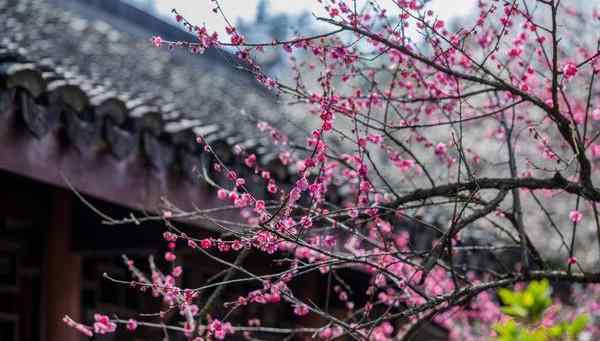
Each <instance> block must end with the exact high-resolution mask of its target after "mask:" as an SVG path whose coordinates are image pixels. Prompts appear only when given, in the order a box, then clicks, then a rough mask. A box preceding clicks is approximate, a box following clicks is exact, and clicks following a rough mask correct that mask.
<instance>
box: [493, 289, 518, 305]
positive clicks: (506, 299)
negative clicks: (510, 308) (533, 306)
mask: <svg viewBox="0 0 600 341" xmlns="http://www.w3.org/2000/svg"><path fill="white" fill-rule="evenodd" d="M498 296H500V299H501V300H502V303H504V304H506V305H513V304H518V303H519V301H520V300H519V297H518V296H519V295H518V294H517V293H515V292H513V291H512V290H510V289H506V288H500V289H498Z"/></svg>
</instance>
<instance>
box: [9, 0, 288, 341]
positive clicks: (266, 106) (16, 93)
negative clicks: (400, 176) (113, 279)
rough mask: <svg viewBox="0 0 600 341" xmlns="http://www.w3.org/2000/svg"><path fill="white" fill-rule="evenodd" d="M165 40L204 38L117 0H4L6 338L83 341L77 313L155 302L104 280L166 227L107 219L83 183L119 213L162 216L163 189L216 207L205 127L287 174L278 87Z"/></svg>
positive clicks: (223, 151) (230, 159)
mask: <svg viewBox="0 0 600 341" xmlns="http://www.w3.org/2000/svg"><path fill="white" fill-rule="evenodd" d="M153 35H162V36H163V37H165V38H168V39H173V40H177V39H180V40H191V39H193V37H192V36H190V35H189V34H187V33H186V32H184V31H181V30H179V29H178V28H176V27H174V26H172V25H170V24H167V23H165V22H163V21H161V20H158V19H156V18H154V17H152V16H150V15H148V14H146V13H144V12H143V11H140V10H138V9H136V8H135V7H131V6H129V5H127V4H124V3H122V2H120V1H117V0H109V1H105V0H103V1H100V0H98V1H77V0H69V1H65V0H0V170H1V171H0V186H1V188H2V190H3V195H2V197H1V198H2V199H0V202H1V205H0V302H2V303H0V340H1V341H8V340H22V341H34V340H42V341H43V340H45V341H54V340H62V341H68V340H77V339H79V337H80V336H79V335H77V334H76V333H73V331H72V330H68V329H67V328H65V326H64V325H63V324H62V323H61V322H60V321H61V319H62V317H63V316H64V314H65V313H68V314H70V315H71V316H72V317H73V318H75V319H80V320H83V321H86V320H87V321H89V319H90V317H91V316H90V314H91V313H92V312H93V311H95V310H100V311H102V310H104V311H116V312H122V313H123V316H126V315H127V314H128V313H130V312H135V311H137V310H139V309H142V308H143V305H144V304H151V303H148V302H147V301H148V300H145V301H144V300H143V299H139V298H138V297H139V295H138V294H135V293H133V294H130V293H128V292H127V288H122V287H119V286H115V285H111V284H109V283H106V281H103V280H102V278H101V274H102V273H103V272H109V273H112V274H116V275H122V276H123V278H126V277H128V274H127V273H126V271H124V270H125V267H123V266H122V263H121V262H120V260H119V257H120V256H119V255H120V254H121V253H123V252H127V253H128V254H129V255H132V256H133V257H135V256H136V255H147V254H150V253H157V252H160V250H161V248H162V247H164V245H163V244H164V243H162V241H161V240H160V238H161V235H162V232H163V231H164V227H163V226H160V224H154V225H153V224H143V225H141V226H136V225H126V226H119V227H118V228H117V227H110V226H106V225H103V224H102V220H103V218H102V217H100V216H98V215H97V214H96V213H95V212H94V211H93V210H92V209H90V208H89V207H88V206H86V204H84V203H83V202H82V200H81V198H79V197H78V196H77V195H76V194H75V191H74V189H76V191H77V192H78V193H80V194H81V196H82V197H85V198H86V199H85V200H88V201H89V202H90V203H92V204H93V205H94V206H96V207H99V208H101V209H102V211H103V212H106V213H107V214H110V215H112V216H113V217H121V218H122V217H127V216H128V215H130V214H132V212H133V213H134V214H139V215H142V214H147V213H156V212H160V207H161V202H162V201H161V200H162V198H163V197H168V198H169V200H171V201H172V202H173V203H175V204H177V205H179V206H180V207H182V208H186V209H191V208H192V207H193V206H192V205H196V206H198V207H201V208H202V207H206V208H207V207H214V206H216V202H215V199H214V197H215V196H214V193H213V192H212V189H210V188H209V187H208V186H207V185H206V184H202V183H201V182H199V181H198V172H207V173H209V174H210V173H211V169H210V167H207V166H208V165H210V163H211V159H210V155H209V154H208V153H203V151H202V150H201V147H199V145H198V144H197V143H196V142H195V141H196V137H198V136H200V135H202V136H204V137H205V138H207V139H208V141H209V142H210V143H211V144H212V145H213V146H214V147H215V150H216V151H217V153H218V154H219V156H220V157H221V158H222V159H223V161H225V162H226V163H228V164H229V165H230V166H231V167H234V168H235V167H237V164H236V162H238V160H235V158H234V155H233V151H232V149H233V147H234V146H235V145H237V144H243V145H244V147H245V148H247V149H249V150H252V151H254V152H256V153H257V154H258V155H259V162H261V163H262V164H263V166H265V167H268V168H269V169H271V170H272V171H273V173H274V174H275V175H276V176H278V177H279V178H280V179H281V180H283V179H285V178H286V177H287V176H288V175H287V174H288V173H287V169H286V168H285V167H283V166H282V165H281V164H280V162H279V161H278V158H276V157H275V155H276V151H274V150H270V149H267V148H265V147H263V146H262V145H261V141H260V139H256V138H255V136H259V134H258V133H257V131H256V130H255V126H256V122H257V120H258V119H260V118H261V115H265V114H270V115H272V116H273V117H275V116H276V113H277V110H278V106H277V105H276V103H275V101H274V99H273V97H272V95H271V94H269V93H267V92H265V91H264V90H263V89H261V88H260V87H259V86H257V84H256V83H255V82H254V80H253V79H251V78H250V77H248V76H247V75H244V74H243V73H240V72H238V71H235V70H234V68H233V67H232V65H231V64H232V63H236V60H235V58H233V57H232V56H231V55H228V54H227V53H225V52H222V51H213V50H211V51H207V53H206V54H205V55H203V56H194V55H190V54H189V53H187V52H186V51H165V50H162V49H156V48H154V47H153V46H152V45H151V43H150V38H151V37H152V36H153ZM273 117H270V119H273ZM263 118H269V117H263ZM240 171H241V170H240ZM188 225H189V226H188V227H189V228H190V229H196V230H195V231H194V233H195V234H196V235H197V234H202V233H205V234H207V233H210V231H208V230H207V229H206V227H207V226H203V225H202V224H201V223H194V222H191V223H188ZM213 271H214V269H213ZM210 272H211V271H208V272H207V274H208V273H210ZM202 273H203V272H202V271H194V274H195V276H202ZM187 280H192V279H187ZM193 280H195V281H201V280H202V279H201V278H194V279H193ZM114 337H115V338H116V339H120V338H119V337H120V336H119V335H115V336H114ZM130 337H131V336H128V337H125V338H124V339H130ZM154 338H155V337H153V336H150V337H149V338H148V339H154Z"/></svg>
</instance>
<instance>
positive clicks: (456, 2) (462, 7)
mask: <svg viewBox="0 0 600 341" xmlns="http://www.w3.org/2000/svg"><path fill="white" fill-rule="evenodd" d="M323 2H324V3H325V2H327V0H324V1H323ZM359 2H363V3H364V0H359ZM219 3H220V4H221V7H222V8H223V10H224V11H225V14H226V15H227V17H228V18H229V19H232V20H233V21H234V23H235V22H237V19H239V18H244V19H248V20H252V19H253V18H254V17H255V16H256V4H257V3H258V0H220V1H219ZM378 3H380V4H381V5H382V6H386V4H389V5H388V6H387V7H386V8H393V6H394V5H392V4H391V0H379V1H378ZM476 3H477V1H476V0H433V1H432V2H431V3H430V4H429V5H428V7H430V8H431V9H433V10H434V11H435V12H436V14H437V15H438V17H439V18H441V19H444V20H448V19H449V18H451V17H454V16H460V15H464V14H467V13H469V12H470V11H472V10H473V8H474V6H475V4H476ZM156 7H157V9H158V11H159V12H160V13H163V14H169V13H170V11H171V9H172V8H176V9H177V10H178V11H180V12H181V13H182V14H183V15H184V16H186V17H187V18H188V19H190V20H191V21H192V22H193V23H194V24H203V23H205V24H206V26H207V27H208V29H209V30H216V31H217V32H220V33H221V34H222V33H223V32H224V28H223V27H224V24H223V19H222V18H221V17H220V16H219V15H216V14H214V13H213V12H212V11H211V9H212V8H213V3H212V1H211V0H156ZM270 9H271V13H272V14H278V13H288V14H298V13H301V12H302V11H308V12H312V13H315V14H321V15H322V14H323V13H324V11H323V4H320V3H318V1H317V0H270Z"/></svg>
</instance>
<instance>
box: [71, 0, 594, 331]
mask: <svg viewBox="0 0 600 341" xmlns="http://www.w3.org/2000/svg"><path fill="white" fill-rule="evenodd" d="M213 1H214V0H213ZM319 2H321V1H320V0H319ZM323 2H324V4H323V6H324V8H325V9H326V11H327V13H328V16H327V17H316V19H315V20H317V21H319V22H321V23H324V24H326V25H328V26H329V27H330V29H331V30H330V31H327V32H325V33H322V34H318V35H313V36H298V37H297V38H294V39H291V40H289V41H271V42H250V41H247V39H246V38H245V37H244V36H242V35H241V34H240V33H239V32H238V31H237V30H236V28H235V27H234V26H233V25H231V24H229V21H227V20H226V21H227V23H228V25H227V27H226V29H227V33H228V36H226V37H219V36H218V35H217V34H216V33H213V32H211V31H210V30H209V28H207V27H204V26H197V25H194V24H193V23H191V22H189V21H188V20H187V19H186V18H185V17H184V15H183V14H182V13H179V12H177V11H176V10H174V15H175V17H176V19H177V21H178V22H179V23H180V24H182V25H183V26H184V27H185V28H186V29H187V30H189V31H190V32H192V33H194V34H195V35H196V37H197V40H196V41H184V42H183V41H167V40H164V39H162V38H160V37H154V38H153V39H152V42H153V43H154V44H155V45H156V46H157V47H168V48H185V49H189V50H190V51H191V52H192V53H201V52H203V51H204V50H205V49H208V48H222V47H228V48H230V49H233V51H235V54H236V55H237V57H238V58H239V60H240V61H241V62H240V67H241V68H243V69H244V70H245V72H249V73H251V74H252V75H254V76H255V77H256V79H257V80H258V81H259V82H260V83H262V84H263V85H264V86H265V87H267V88H269V89H272V91H273V92H275V93H276V94H277V95H278V96H280V98H281V100H282V101H285V102H287V103H289V106H290V107H289V110H290V112H293V116H294V117H290V118H289V120H290V121H294V120H295V121H296V122H297V121H310V122H309V123H307V124H306V125H307V126H310V128H307V129H309V130H310V131H309V132H308V134H307V135H306V136H299V135H301V134H299V133H297V132H295V133H293V132H292V131H287V130H286V129H284V128H280V127H279V126H277V125H276V124H274V123H272V122H264V121H263V122H259V123H258V126H259V128H260V130H261V131H262V132H264V134H265V136H264V137H263V138H264V139H265V140H266V141H268V144H269V146H268V147H269V148H272V149H273V150H276V151H277V153H278V157H279V161H280V163H281V164H282V165H283V166H284V168H285V169H286V171H289V172H290V173H291V175H290V178H289V179H291V180H289V179H288V180H287V181H284V180H281V177H276V176H275V175H274V174H272V173H271V172H269V171H267V170H266V168H263V167H262V166H261V163H260V162H258V160H257V157H256V155H254V154H253V153H252V151H250V150H246V149H244V147H243V146H235V148H234V150H235V153H236V157H237V159H238V160H239V162H240V164H242V165H243V166H242V167H243V168H244V169H245V170H246V172H239V171H238V170H237V169H234V168H231V167H230V166H229V165H226V164H225V163H223V162H221V160H220V158H219V155H218V153H217V152H216V150H215V149H214V148H213V146H211V144H210V143H206V141H205V139H203V138H202V137H199V138H198V141H197V142H198V143H199V144H201V145H202V146H203V152H204V153H207V154H208V155H211V157H212V158H211V160H212V164H211V165H210V172H205V173H204V174H203V175H202V176H203V177H204V180H206V181H207V182H208V183H209V184H211V186H213V187H214V195H215V196H217V197H218V199H220V200H221V201H222V203H223V206H222V207H220V208H215V209H213V210H210V211H207V210H197V211H191V212H187V211H182V210H180V209H179V208H177V207H174V206H170V205H166V207H165V208H164V213H163V215H162V216H159V217H154V219H162V220H163V221H164V223H165V226H166V229H167V230H166V232H165V233H164V239H165V240H166V242H167V243H168V248H169V251H168V252H166V253H165V254H164V259H165V261H166V262H168V263H172V262H174V261H175V260H176V258H177V251H178V250H179V249H184V248H186V249H192V250H194V252H198V253H200V254H202V255H204V256H205V257H207V258H210V259H212V260H215V261H216V262H218V263H220V264H222V265H223V266H225V267H226V268H227V269H228V270H227V271H226V273H225V274H223V275H222V277H220V278H219V279H218V280H216V281H215V282H214V283H205V284H202V283H199V284H198V285H202V286H198V287H194V288H184V287H181V286H180V282H179V281H178V278H179V277H180V275H181V272H182V269H181V267H176V266H173V267H172V268H171V269H169V270H164V269H163V270H161V269H159V268H158V267H156V266H155V265H154V263H153V262H151V269H152V273H151V274H150V275H146V274H145V273H143V272H142V271H140V270H139V269H138V268H137V266H136V264H134V263H133V262H132V261H130V260H128V259H126V264H127V266H128V268H129V270H130V271H131V274H132V276H133V280H129V279H117V278H112V277H109V278H110V279H111V280H112V281H114V282H115V285H132V286H134V287H136V288H139V289H141V290H142V291H144V290H146V289H148V290H149V291H151V292H152V293H153V294H154V295H155V296H157V297H160V298H161V299H162V300H164V301H165V302H166V306H167V307H168V309H169V310H179V311H180V312H181V315H182V316H183V323H182V324H181V325H166V324H165V323H162V322H156V321H154V322H144V321H136V320H119V319H109V318H108V317H106V316H104V315H97V316H96V323H95V324H94V326H93V328H89V327H86V326H83V325H80V324H78V323H77V322H74V321H73V320H71V319H68V318H67V319H66V322H67V323H68V324H69V325H70V326H73V327H74V328H76V329H79V330H80V331H82V332H83V333H84V334H91V333H92V332H93V333H98V334H103V333H108V332H112V331H114V330H115V323H117V324H119V323H121V324H124V325H126V327H127V328H128V329H130V330H134V329H136V328H139V327H140V326H148V327H159V328H169V329H173V330H178V331H181V332H182V333H184V334H185V335H186V336H187V337H189V338H190V339H197V340H203V339H223V338H225V337H227V336H228V335H231V334H234V333H243V334H244V335H245V336H246V337H251V335H253V333H255V332H261V333H274V334H277V335H281V334H286V335H304V336H306V337H311V336H314V337H319V338H321V339H324V340H329V339H335V338H338V337H341V336H346V337H350V338H353V339H363V340H366V339H368V340H386V339H392V338H399V339H400V338H404V339H406V340H408V339H409V338H410V337H411V335H413V333H415V332H416V331H418V330H419V328H421V327H422V326H423V325H424V324H425V323H427V322H431V321H433V322H435V323H437V324H439V325H442V326H444V327H447V328H448V330H450V337H451V338H454V339H456V340H467V339H478V338H482V337H483V338H485V337H488V336H489V335H492V333H493V328H492V325H493V324H494V323H496V322H498V321H500V320H502V319H503V318H504V317H503V315H502V312H501V310H500V307H499V303H498V301H497V300H496V298H495V296H494V292H495V291H494V290H493V289H497V288H500V287H507V286H512V285H514V284H517V283H522V282H527V281H530V280H534V279H535V280H538V279H539V280H541V279H547V280H550V281H563V282H567V283H580V284H585V285H586V286H582V287H580V288H579V289H577V290H580V291H581V290H587V292H588V293H589V294H588V295H595V296H593V297H598V287H597V286H595V285H594V283H600V272H597V269H598V267H597V265H598V262H599V261H600V256H599V255H600V253H599V250H600V221H599V219H600V217H599V215H598V202H600V187H598V179H599V178H600V177H599V176H598V175H599V174H600V171H599V170H600V129H599V128H600V100H598V93H599V91H600V85H599V84H598V83H599V82H598V80H597V79H596V78H597V76H596V75H597V74H598V72H599V71H600V58H598V57H599V56H600V50H599V45H598V44H600V40H599V38H600V36H598V33H597V32H599V31H598V28H599V25H600V12H599V11H597V10H596V9H594V8H592V7H591V5H590V4H587V3H586V4H583V3H582V4H580V5H576V4H574V3H573V2H571V1H560V0H510V1H509V0H504V1H491V0H480V1H479V6H478V15H477V16H476V17H475V18H473V19H472V20H469V19H465V20H462V21H461V22H460V23H458V24H454V25H449V24H448V23H445V22H444V21H442V20H439V19H438V18H437V15H436V13H434V12H432V11H430V10H428V9H427V7H426V6H425V3H424V1H418V0H394V1H392V2H391V5H390V6H388V7H387V8H384V7H383V6H381V5H380V4H378V3H377V2H376V1H373V2H368V3H366V4H363V5H361V6H358V5H357V3H356V2H355V1H342V0H338V1H333V0H332V1H326V2H325V1H323ZM214 12H215V13H216V14H215V15H222V16H223V17H225V18H226V16H225V13H223V11H222V9H221V7H220V5H219V3H218V2H216V1H214ZM267 49H283V50H284V51H285V52H287V53H288V54H289V56H290V70H292V73H293V77H291V80H290V81H279V80H277V79H275V78H274V77H272V76H270V75H267V74H265V73H264V72H263V71H262V69H261V66H260V65H258V64H257V63H255V62H254V60H255V59H256V58H255V57H256V56H257V55H259V54H261V53H263V52H264V51H265V50H267ZM282 115H283V114H282ZM298 117H299V118H300V119H298ZM315 122H316V123H315ZM242 173H243V174H242ZM217 178H218V179H220V180H217ZM256 184H258V186H257V185H256ZM224 211H230V212H237V213H239V214H238V215H236V216H237V217H238V218H237V219H223V218H221V217H219V218H215V214H218V213H222V212H224ZM194 217H196V218H202V219H206V220H207V221H208V223H209V224H211V225H214V227H215V228H216V229H218V230H219V231H221V232H222V235H221V236H219V237H210V238H204V239H199V238H196V237H194V236H193V235H188V234H185V233H183V232H182V231H181V230H180V229H179V228H178V227H177V223H176V222H177V221H178V219H179V220H183V219H191V218H194ZM432 217H435V219H434V218H432ZM122 222H123V223H126V222H127V220H124V221H122ZM427 238H429V239H427ZM423 241H425V242H423ZM250 253H259V254H264V255H268V257H267V256H265V259H269V260H270V261H273V262H274V264H276V265H277V267H276V269H277V270H276V271H275V270H274V271H271V272H269V273H261V274H258V273H255V272H253V271H251V270H250V269H249V268H248V267H247V266H246V264H245V262H244V261H245V259H246V258H247V257H248V254H250ZM229 254H235V255H236V258H235V260H230V259H229V258H228V255H229ZM341 270H350V271H352V272H355V273H360V274H361V276H365V278H367V280H366V281H367V282H368V283H367V284H366V285H365V287H364V288H362V287H360V288H358V287H353V282H352V281H351V280H350V279H348V278H344V276H342V275H341V274H340V271H341ZM595 271H596V272H595ZM311 273H318V274H319V276H321V277H323V278H325V279H326V281H325V283H326V286H325V287H324V288H322V291H324V292H325V293H326V298H325V299H324V300H323V302H316V301H313V300H309V299H308V298H307V297H303V295H302V294H301V293H299V292H297V291H296V290H294V289H292V288H293V287H294V283H295V281H297V280H299V279H300V278H303V277H304V276H307V274H311ZM107 277H108V275H107ZM236 285H237V286H240V285H241V286H244V287H245V288H248V287H252V288H253V289H251V290H247V291H246V292H245V294H244V295H241V296H239V297H238V298H237V299H235V300H234V301H230V302H226V303H225V308H226V309H228V310H235V309H241V308H243V307H246V306H250V305H266V306H268V305H273V304H277V305H287V306H289V308H290V309H292V310H293V313H294V314H295V315H297V316H298V319H299V320H300V321H301V320H302V319H304V318H308V317H309V316H313V317H314V318H316V320H317V321H319V322H318V323H319V325H316V326H314V327H311V328H300V327H298V328H295V329H294V328H291V329H283V328H277V326H265V325H262V324H261V321H260V320H258V319H252V320H251V321H249V323H248V324H247V325H232V323H230V322H227V314H225V315H223V316H216V315H213V314H212V313H211V312H212V309H213V308H214V302H216V300H217V299H218V297H219V296H220V295H222V294H223V291H224V290H225V289H226V288H227V287H231V286H236ZM215 287H216V288H217V289H216V290H213V289H214V288H215ZM207 290H212V291H211V294H210V295H207V294H205V293H206V292H207ZM490 290H491V291H490ZM579 295H580V296H578V297H580V298H581V297H582V296H581V295H582V294H581V293H580V294H579ZM204 296H208V297H204ZM334 300H335V301H338V302H342V303H343V306H344V309H343V310H344V311H343V312H339V311H336V312H333V311H332V310H331V309H329V308H330V302H331V301H334ZM198 302H202V304H200V305H197V303H198ZM583 308H585V309H587V311H588V313H589V314H591V318H598V316H599V315H598V314H599V311H598V310H599V307H598V306H597V305H583V304H582V305H580V306H578V307H576V308H564V309H563V311H562V313H563V314H570V313H572V314H575V313H576V312H578V311H579V310H581V309H583ZM267 309H268V307H267ZM569 309H571V310H569ZM550 310H552V309H550ZM594 314H595V315H594ZM555 315H557V316H558V314H555ZM552 318H553V317H552V316H550V317H547V319H552ZM596 325H597V324H596ZM594 328H596V329H594ZM587 333H588V335H591V334H590V333H592V334H593V335H594V336H596V337H600V332H599V331H598V328H597V326H596V327H594V326H593V324H590V326H589V327H588V330H587ZM584 334H585V333H584ZM584 334H582V335H584Z"/></svg>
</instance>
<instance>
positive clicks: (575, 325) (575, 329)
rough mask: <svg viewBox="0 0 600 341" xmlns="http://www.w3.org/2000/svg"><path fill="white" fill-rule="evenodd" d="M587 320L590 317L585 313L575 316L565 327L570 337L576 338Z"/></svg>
mask: <svg viewBox="0 0 600 341" xmlns="http://www.w3.org/2000/svg"><path fill="white" fill-rule="evenodd" d="M589 321H590V317H589V316H588V315H587V314H581V315H579V316H577V317H576V318H575V320H573V322H571V324H570V325H569V326H568V327H567V333H569V336H570V337H571V338H576V337H577V336H578V335H579V334H580V333H581V332H582V331H583V330H584V329H585V327H586V326H587V324H588V322H589Z"/></svg>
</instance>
